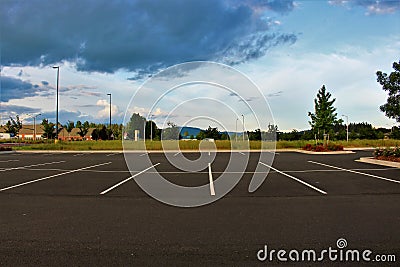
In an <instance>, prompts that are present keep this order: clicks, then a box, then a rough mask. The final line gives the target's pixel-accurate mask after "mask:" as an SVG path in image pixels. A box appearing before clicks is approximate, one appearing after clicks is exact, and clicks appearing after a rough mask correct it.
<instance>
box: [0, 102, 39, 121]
mask: <svg viewBox="0 0 400 267" xmlns="http://www.w3.org/2000/svg"><path fill="white" fill-rule="evenodd" d="M38 112H40V109H38V108H30V107H25V106H18V105H0V113H1V114H2V118H3V119H7V120H8V118H9V116H15V115H20V114H33V113H38Z"/></svg>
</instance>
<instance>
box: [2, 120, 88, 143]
mask: <svg viewBox="0 0 400 267" xmlns="http://www.w3.org/2000/svg"><path fill="white" fill-rule="evenodd" d="M95 129H96V128H89V131H88V132H87V133H86V135H85V136H84V137H81V136H80V135H79V134H78V133H79V129H78V128H73V129H72V131H71V132H70V133H68V132H67V130H66V129H65V128H62V129H61V130H60V131H59V132H58V139H60V140H62V141H75V140H92V133H93V131H94V130H95ZM5 132H6V129H5V127H4V126H3V127H0V134H1V133H2V134H3V136H4V137H7V136H8V135H7V134H6V135H4V134H5ZM16 137H17V138H18V137H19V138H20V139H21V140H25V139H26V140H33V139H36V140H42V139H47V137H46V135H45V132H44V131H43V126H42V125H41V124H36V135H35V129H34V128H33V125H32V124H26V125H22V129H21V130H19V133H18V135H17V136H16ZM35 137H36V138H35Z"/></svg>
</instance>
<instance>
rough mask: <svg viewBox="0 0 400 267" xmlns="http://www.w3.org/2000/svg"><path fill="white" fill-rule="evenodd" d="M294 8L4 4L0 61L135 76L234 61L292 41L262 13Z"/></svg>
mask: <svg viewBox="0 0 400 267" xmlns="http://www.w3.org/2000/svg"><path fill="white" fill-rule="evenodd" d="M293 8H294V2H293V1H278V0H275V1H272V0H264V1H261V0H247V1H246V0H245V1H239V0H225V1H214V0H204V1H181V0H170V1H156V0H140V1H139V0H138V1H127V0H125V1H124V0H122V1H109V0H96V1H94V0H92V1H91V0H85V1H82V0H72V1H64V0H63V1H61V0H53V1H46V0H37V1H23V0H17V1H5V2H2V8H1V9H0V25H1V26H0V27H1V32H2V38H1V41H0V42H1V51H2V52H1V53H2V54H1V56H2V64H3V65H5V66H11V65H14V66H15V65H21V66H26V65H34V66H42V65H49V64H55V63H58V62H61V61H71V62H74V63H75V64H76V66H77V69H78V70H81V71H99V72H114V71H116V70H118V69H127V70H130V71H135V72H137V73H138V77H139V76H144V75H146V73H147V74H148V73H152V72H154V69H159V68H162V67H165V66H169V65H172V64H176V63H180V62H186V61H192V60H218V61H220V62H224V63H228V64H238V63H241V62H243V61H247V60H251V59H253V58H258V57H260V56H263V55H264V54H265V52H266V51H267V49H268V48H270V47H271V46H276V45H281V44H284V43H293V42H295V41H296V36H295V35H293V34H279V33H276V32H274V29H272V28H271V27H273V26H271V23H270V21H269V19H267V18H266V16H265V12H270V13H271V14H272V15H281V14H285V13H288V12H290V11H291V10H293ZM135 78H137V77H133V79H135Z"/></svg>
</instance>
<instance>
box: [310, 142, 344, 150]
mask: <svg viewBox="0 0 400 267" xmlns="http://www.w3.org/2000/svg"><path fill="white" fill-rule="evenodd" d="M303 149H304V150H308V151H314V152H327V151H343V146H342V145H337V144H332V143H331V144H328V145H326V146H324V145H323V144H307V145H306V146H305V147H303Z"/></svg>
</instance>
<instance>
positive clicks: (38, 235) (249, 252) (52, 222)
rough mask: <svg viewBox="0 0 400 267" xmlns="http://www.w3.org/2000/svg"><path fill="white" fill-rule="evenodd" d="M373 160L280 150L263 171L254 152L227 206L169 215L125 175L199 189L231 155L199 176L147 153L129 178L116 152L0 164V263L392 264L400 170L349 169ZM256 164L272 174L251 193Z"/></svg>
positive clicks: (14, 158) (398, 247)
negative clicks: (315, 253)
mask: <svg viewBox="0 0 400 267" xmlns="http://www.w3.org/2000/svg"><path fill="white" fill-rule="evenodd" d="M233 153H237V152H233ZM370 155H371V152H370V151H358V152H357V153H354V154H345V155H307V154H299V153H289V152H280V153H278V154H277V155H276V156H275V160H274V163H273V166H269V165H268V164H267V163H265V162H264V163H263V162H259V161H258V155H257V153H251V154H250V156H249V157H250V160H249V164H248V166H247V168H246V170H245V171H244V174H243V177H242V179H241V180H240V182H239V183H238V184H237V185H236V187H235V188H234V189H233V190H232V191H231V192H229V193H228V194H227V195H226V196H225V197H223V198H222V199H220V200H218V201H216V202H214V203H212V204H209V205H206V206H202V207H197V208H178V207H172V206H169V205H165V204H162V203H160V202H158V201H156V200H154V199H153V198H151V197H149V196H148V195H147V194H146V193H145V192H143V190H142V189H141V188H140V187H139V186H138V185H137V184H136V183H135V181H134V179H135V177H133V178H132V175H134V174H135V175H136V174H137V176H136V177H140V175H148V176H149V177H151V175H155V174H156V172H157V173H160V174H161V175H162V176H163V177H165V179H167V180H168V181H171V182H174V183H176V184H180V185H186V186H198V185H203V184H208V183H209V182H210V171H211V174H212V177H213V179H214V180H217V179H218V177H219V176H220V175H222V174H223V173H224V171H225V168H226V164H227V162H228V158H229V156H230V153H218V154H217V155H216V157H215V159H214V160H213V161H212V162H211V164H210V169H207V168H206V169H204V170H200V171H198V172H184V171H182V170H179V169H178V168H176V167H175V166H173V165H171V164H170V163H169V162H168V160H167V159H166V157H165V155H163V154H161V153H152V154H149V155H148V156H149V157H150V159H151V163H152V165H151V166H141V165H140V164H139V165H138V166H137V169H135V171H134V172H133V173H131V172H130V171H129V170H128V168H127V166H126V163H125V160H124V156H123V154H122V153H79V152H77V153H12V154H1V155H0V207H1V218H0V225H1V228H0V264H1V265H13V266H15V265H37V264H39V265H56V264H61V265H71V264H76V265H94V264H96V265H110V264H118V265H156V266H159V265H173V266H178V265H183V266H187V265H190V264H192V265H193V264H195V265H221V264H226V265H231V266H232V265H240V266H242V265H256V264H261V265H263V264H264V265H265V262H260V261H259V260H258V259H257V256H256V254H257V251H258V250H259V249H261V248H263V246H264V245H268V247H271V248H275V249H280V248H285V249H293V248H297V249H315V250H319V249H324V248H326V247H329V246H335V244H336V241H337V240H338V239H339V238H345V239H346V240H347V242H348V247H351V248H358V249H371V250H373V252H374V253H376V254H379V253H380V254H395V255H397V257H400V235H399V234H398V225H399V224H400V170H399V169H396V168H390V167H383V166H377V165H370V164H366V163H360V162H357V161H355V160H356V159H359V158H360V157H363V156H370ZM146 156H147V155H146ZM185 157H187V158H189V159H192V160H193V159H196V158H197V157H198V155H197V154H196V153H189V154H185ZM257 166H259V167H260V169H259V170H261V171H263V170H264V171H265V172H267V171H269V174H268V176H267V179H266V180H265V181H264V182H263V184H262V185H261V186H260V187H259V188H258V189H257V190H256V191H255V192H254V193H249V192H248V186H249V183H250V180H251V178H252V175H253V173H254V171H255V169H256V167H257ZM215 191H218V187H215ZM277 263H278V262H277V260H276V259H275V261H273V262H272V264H277ZM325 264H330V262H325ZM388 264H389V265H393V263H388Z"/></svg>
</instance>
